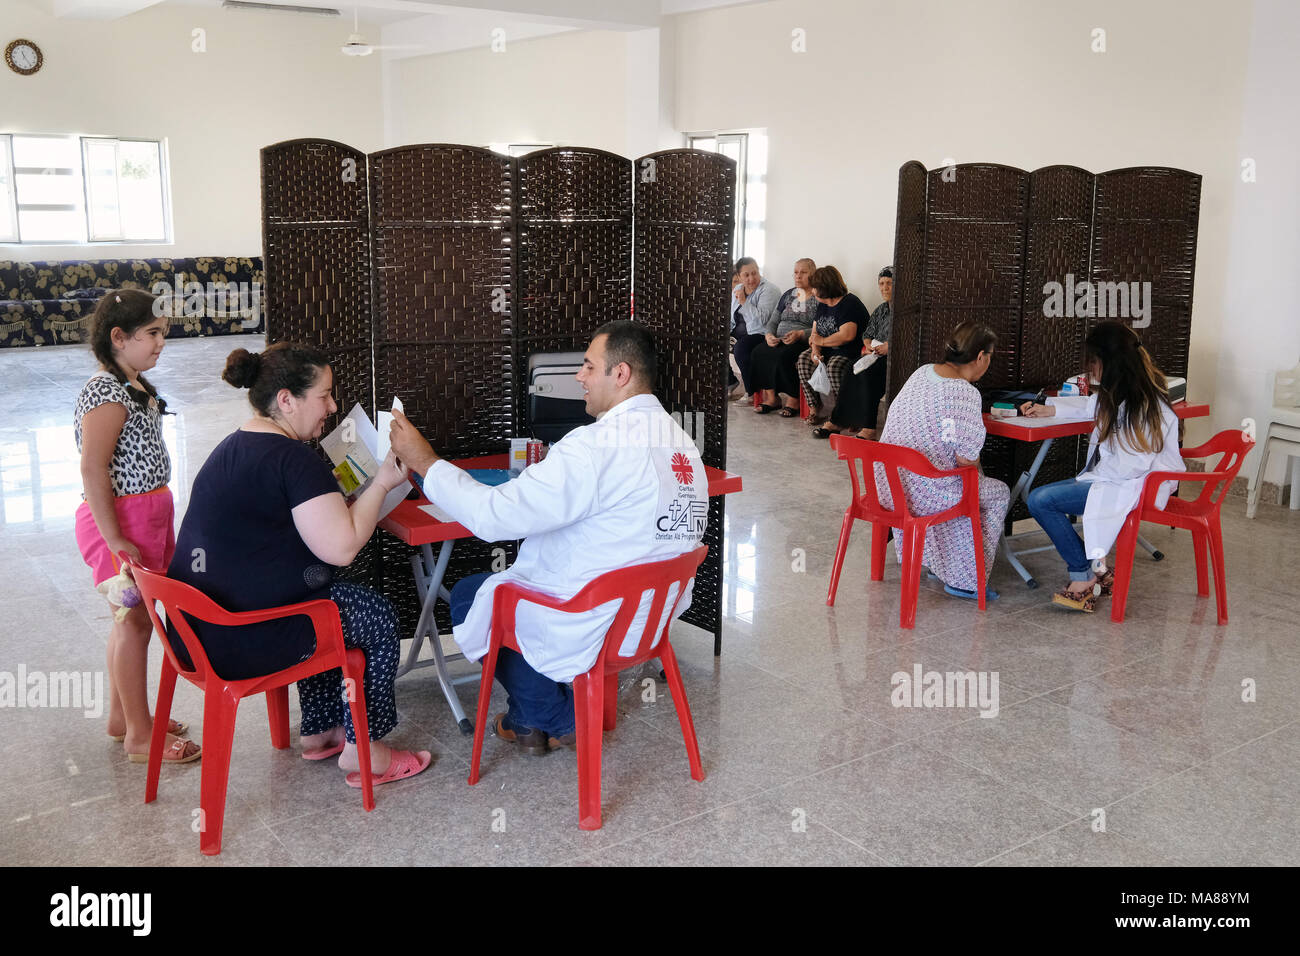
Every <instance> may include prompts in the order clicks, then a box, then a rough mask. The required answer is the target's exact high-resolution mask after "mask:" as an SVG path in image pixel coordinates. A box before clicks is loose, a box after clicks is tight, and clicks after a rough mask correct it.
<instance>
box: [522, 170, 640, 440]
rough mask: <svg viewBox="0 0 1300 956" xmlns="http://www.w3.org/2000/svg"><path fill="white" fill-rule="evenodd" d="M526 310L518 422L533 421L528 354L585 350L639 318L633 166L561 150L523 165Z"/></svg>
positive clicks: (523, 239)
mask: <svg viewBox="0 0 1300 956" xmlns="http://www.w3.org/2000/svg"><path fill="white" fill-rule="evenodd" d="M515 162H516V170H517V176H518V183H519V193H518V202H517V204H516V210H517V216H518V218H517V220H516V222H517V227H518V253H517V254H518V262H519V303H518V309H517V315H518V319H517V321H516V329H515V331H516V341H517V342H518V346H519V350H520V355H521V361H520V362H519V363H518V364H517V366H516V368H515V375H514V383H513V388H514V394H515V416H516V419H517V420H518V421H521V422H523V421H526V420H527V403H528V383H527V378H528V360H527V357H526V356H528V355H531V354H534V353H538V352H572V351H577V352H581V351H584V350H585V349H586V347H587V342H588V340H589V339H590V338H591V333H592V332H593V331H595V330H596V329H597V328H598V327H599V326H601V325H603V324H604V323H605V322H609V321H611V320H613V319H625V318H628V317H630V315H631V311H632V162H631V160H628V159H625V158H624V157H622V156H617V155H615V154H614V153H607V152H604V151H603V150H598V149H572V148H567V147H565V148H557V149H544V150H539V151H538V152H535V153H529V154H528V155H526V156H522V157H520V158H519V159H517V160H516V161H515Z"/></svg>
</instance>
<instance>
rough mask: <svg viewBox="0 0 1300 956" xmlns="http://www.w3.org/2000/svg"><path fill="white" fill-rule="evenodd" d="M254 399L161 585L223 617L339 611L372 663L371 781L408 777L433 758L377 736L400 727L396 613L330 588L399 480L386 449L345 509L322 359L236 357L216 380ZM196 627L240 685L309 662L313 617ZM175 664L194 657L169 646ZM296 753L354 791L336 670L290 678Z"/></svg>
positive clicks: (347, 638)
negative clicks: (188, 593) (182, 587)
mask: <svg viewBox="0 0 1300 956" xmlns="http://www.w3.org/2000/svg"><path fill="white" fill-rule="evenodd" d="M221 377H222V378H223V379H225V380H226V381H227V382H229V383H230V384H231V385H234V386H235V387H236V388H247V389H249V396H248V399H249V402H250V403H251V404H252V406H253V411H254V415H253V417H252V418H251V419H249V421H247V422H246V423H244V425H242V426H241V427H240V428H239V429H238V430H237V431H235V432H234V433H233V434H231V435H229V436H227V437H226V438H225V440H223V441H222V442H221V443H220V444H219V445H217V447H216V448H215V449H214V450H213V452H212V454H211V455H209V456H208V460H207V461H206V462H204V464H203V467H202V468H200V469H199V473H198V475H196V476H195V478H194V485H193V488H192V489H191V491H190V503H189V508H188V509H187V510H186V512H185V518H184V520H183V521H182V522H181V529H180V534H179V536H178V538H177V551H176V557H175V558H173V559H172V563H171V566H170V567H169V568H168V569H167V574H168V576H169V577H171V578H174V579H176V580H178V581H183V582H185V583H186V584H189V585H191V586H193V587H195V588H197V589H198V590H200V591H202V592H203V593H204V594H206V595H207V596H208V597H210V598H212V600H214V601H215V602H216V603H217V604H219V605H221V606H222V607H223V608H225V609H226V610H229V611H253V610H261V609H264V608H271V607H280V606H282V605H285V604H295V603H298V602H300V601H309V600H314V599H317V598H328V599H329V600H332V601H334V602H335V603H336V604H337V605H338V608H339V617H340V618H341V620H342V623H343V639H344V643H345V644H346V645H347V646H348V647H357V648H361V649H362V650H363V651H364V652H365V656H366V669H365V676H364V690H365V701H366V720H367V722H368V723H369V731H370V739H371V744H370V760H371V771H372V774H373V776H374V782H375V783H388V782H390V781H393V780H400V779H404V778H406V777H410V776H414V775H415V774H417V773H419V772H420V771H422V770H424V769H425V768H426V767H428V765H429V759H430V758H429V753H428V751H420V752H419V753H412V752H410V751H406V750H393V749H392V748H390V747H388V746H386V745H384V744H383V743H380V742H379V741H380V739H381V738H382V737H384V736H385V735H387V734H388V733H389V732H391V731H392V730H393V728H394V727H396V726H397V707H396V704H395V703H394V700H393V681H394V679H395V677H396V674H397V663H398V651H399V644H398V636H397V615H396V613H395V612H394V611H393V608H392V606H391V605H390V604H389V603H388V601H387V600H385V599H384V598H383V597H382V596H381V595H379V594H377V593H375V592H374V591H372V590H371V589H370V588H367V587H363V586H361V585H359V584H352V583H349V582H345V581H338V580H335V568H336V567H341V566H344V565H347V564H349V563H351V561H352V560H353V558H355V557H356V556H357V552H359V551H360V550H361V548H362V546H363V545H364V544H365V543H366V542H367V541H368V540H369V539H370V536H371V534H373V533H374V530H375V523H376V521H377V518H378V514H379V508H380V505H381V504H382V502H383V500H384V496H385V495H386V494H387V493H388V491H389V490H391V489H393V488H396V487H398V486H399V485H401V484H402V482H404V481H406V469H405V468H404V467H402V466H399V465H398V464H397V462H396V459H395V458H394V457H393V456H392V454H391V453H390V454H389V456H388V457H387V458H386V459H385V460H384V462H383V465H382V466H381V468H380V470H379V473H378V474H377V475H376V476H375V478H374V481H373V482H372V484H371V486H370V487H369V488H367V489H366V490H365V491H364V492H362V494H361V495H360V496H359V497H358V498H357V500H356V501H355V502H354V503H353V504H352V505H351V507H349V506H348V503H347V502H346V501H345V500H344V498H343V495H342V493H340V491H339V486H338V483H337V482H336V481H335V479H334V476H333V475H332V474H331V473H330V469H329V466H328V465H326V464H325V463H324V462H323V461H322V460H321V458H320V457H319V455H318V454H317V453H316V452H315V451H314V450H313V449H312V448H309V447H308V446H307V445H306V442H308V441H310V440H311V439H314V438H318V437H319V436H320V433H321V429H322V427H323V426H324V424H325V420H326V419H327V418H328V417H329V416H330V415H332V414H334V412H335V411H337V406H336V405H335V404H334V399H333V398H332V397H331V391H332V390H333V387H334V376H333V372H332V371H331V369H330V366H329V362H328V360H327V358H326V357H325V355H324V353H322V352H320V351H318V350H316V349H314V348H310V347H308V346H302V345H295V344H292V343H288V342H280V343H278V344H276V345H272V346H271V347H270V348H268V349H267V350H266V351H264V352H262V353H260V354H257V353H250V352H248V351H246V350H244V349H235V351H233V352H231V353H230V356H229V357H228V358H227V360H226V368H225V371H224V372H223V373H222V376H221ZM193 623H194V624H195V634H196V636H198V638H199V639H200V640H201V641H202V642H203V648H204V651H205V652H206V654H207V656H208V660H209V662H210V663H211V665H212V668H213V670H215V671H216V673H217V674H218V675H219V676H221V677H223V678H226V679H230V680H235V679H241V678H248V677H256V676H259V675H263V674H272V673H275V672H276V671H280V670H284V669H285V668H287V667H292V666H293V665H294V664H297V663H300V662H301V661H304V660H306V659H307V658H309V657H311V656H312V654H313V653H315V650H316V638H315V633H314V631H313V628H312V624H311V621H310V620H309V619H308V618H306V617H291V618H285V619H282V620H276V621H266V622H263V623H260V624H251V625H244V626H241V627H219V626H213V625H204V624H203V623H202V622H193ZM172 646H173V648H175V649H176V654H177V657H178V658H179V659H180V660H181V662H182V664H188V663H189V655H188V654H186V653H185V649H184V646H183V645H181V644H180V642H179V640H178V639H177V638H175V637H173V639H172ZM298 700H299V703H300V705H301V708H302V726H301V736H302V747H303V757H304V758H306V759H308V760H323V759H325V758H327V757H332V756H334V755H335V754H338V755H339V761H338V763H339V767H340V768H341V769H343V770H344V771H345V772H347V773H348V780H347V782H348V784H349V785H350V786H357V787H359V786H360V785H361V779H360V773H359V772H358V771H359V761H358V758H357V748H356V737H355V735H354V733H353V729H352V714H351V710H350V708H349V707H348V705H347V703H346V700H345V693H344V691H343V689H342V673H341V671H339V670H337V669H335V670H332V671H327V672H325V673H321V674H316V675H313V676H311V677H307V678H304V679H303V680H300V681H298Z"/></svg>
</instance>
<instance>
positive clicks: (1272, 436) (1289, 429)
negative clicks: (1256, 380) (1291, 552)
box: [1246, 366, 1300, 518]
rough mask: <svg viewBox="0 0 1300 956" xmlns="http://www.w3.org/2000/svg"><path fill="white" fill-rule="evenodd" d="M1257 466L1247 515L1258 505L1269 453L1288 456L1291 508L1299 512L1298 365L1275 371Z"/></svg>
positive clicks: (1252, 480) (1299, 428)
mask: <svg viewBox="0 0 1300 956" xmlns="http://www.w3.org/2000/svg"><path fill="white" fill-rule="evenodd" d="M1259 448H1260V455H1259V468H1258V470H1256V472H1255V477H1254V478H1252V479H1251V480H1250V487H1249V489H1248V490H1247V492H1246V517H1247V518H1253V517H1255V508H1256V506H1257V505H1258V504H1259V487H1260V485H1261V484H1262V483H1263V481H1264V469H1265V468H1267V467H1268V456H1269V454H1270V453H1271V452H1280V453H1281V454H1284V455H1287V456H1289V460H1290V466H1291V500H1290V505H1291V510H1292V511H1300V366H1296V367H1295V368H1293V369H1291V370H1290V371H1287V372H1278V373H1277V375H1276V376H1275V377H1274V379H1273V407H1272V408H1271V409H1270V410H1269V413H1268V425H1267V428H1266V430H1265V432H1264V437H1263V440H1262V441H1261V442H1260V443H1259Z"/></svg>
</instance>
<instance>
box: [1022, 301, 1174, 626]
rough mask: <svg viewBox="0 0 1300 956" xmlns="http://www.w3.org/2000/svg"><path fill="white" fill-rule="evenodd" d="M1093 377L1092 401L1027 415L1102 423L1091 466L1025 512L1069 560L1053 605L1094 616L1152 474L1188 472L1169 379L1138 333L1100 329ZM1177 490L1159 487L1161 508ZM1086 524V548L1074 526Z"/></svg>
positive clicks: (1035, 499) (1091, 339)
mask: <svg viewBox="0 0 1300 956" xmlns="http://www.w3.org/2000/svg"><path fill="white" fill-rule="evenodd" d="M1084 351H1085V356H1086V360H1087V369H1088V375H1089V376H1090V377H1091V378H1092V380H1093V381H1094V382H1095V383H1096V384H1095V385H1094V389H1095V391H1094V393H1093V394H1092V395H1089V396H1088V397H1086V398H1052V399H1048V404H1046V405H1035V404H1034V403H1032V402H1028V403H1026V404H1025V405H1024V406H1022V407H1021V411H1022V412H1023V413H1024V414H1025V415H1028V416H1030V417H1033V418H1040V417H1043V416H1048V415H1060V416H1062V417H1070V418H1091V419H1094V420H1095V422H1096V427H1094V428H1093V430H1092V435H1091V437H1090V438H1089V441H1088V459H1087V461H1088V464H1087V466H1086V467H1085V468H1084V470H1083V471H1082V472H1080V474H1079V476H1078V477H1077V478H1069V479H1066V480H1065V481H1058V482H1055V483H1053V484H1050V485H1043V486H1041V487H1039V488H1035V489H1034V490H1033V491H1031V492H1030V493H1029V499H1028V502H1027V504H1028V505H1029V512H1030V514H1032V515H1033V516H1034V519H1035V520H1036V521H1037V522H1038V523H1039V524H1040V525H1041V526H1042V528H1043V530H1044V531H1046V532H1047V536H1048V537H1049V538H1051V539H1052V544H1054V545H1056V550H1057V551H1058V552H1059V553H1060V555H1061V557H1062V558H1064V559H1065V564H1066V567H1067V568H1068V570H1069V574H1070V582H1069V584H1067V585H1066V586H1065V587H1063V588H1061V590H1059V591H1057V592H1056V593H1055V594H1054V595H1052V602H1053V603H1055V604H1060V605H1063V606H1065V607H1068V608H1073V609H1074V610H1078V611H1089V612H1091V611H1093V610H1095V609H1096V603H1097V597H1098V596H1100V595H1102V594H1110V590H1111V582H1112V579H1113V577H1114V575H1113V572H1110V571H1106V572H1105V573H1103V574H1102V575H1101V576H1098V575H1097V574H1095V573H1094V572H1093V562H1094V561H1098V562H1104V560H1105V557H1106V555H1107V554H1109V553H1110V550H1111V548H1112V547H1113V546H1114V544H1115V539H1116V538H1117V537H1119V532H1120V529H1121V528H1122V527H1123V526H1124V520H1125V519H1126V518H1127V517H1128V513H1129V512H1130V511H1132V510H1133V508H1134V507H1136V506H1137V503H1138V501H1139V500H1140V499H1141V497H1142V486H1143V484H1144V483H1145V482H1146V476H1147V475H1149V474H1151V473H1152V472H1154V471H1185V470H1186V468H1185V466H1184V465H1183V458H1182V455H1180V454H1179V453H1178V416H1177V415H1175V414H1174V410H1173V408H1172V407H1171V406H1170V403H1169V389H1168V388H1167V387H1166V384H1165V377H1164V375H1163V374H1161V372H1160V370H1159V369H1157V368H1156V367H1155V365H1153V364H1152V362H1151V355H1150V353H1149V352H1147V350H1146V349H1145V348H1143V346H1142V342H1141V340H1139V339H1138V336H1137V333H1136V332H1134V331H1133V330H1132V329H1131V328H1129V327H1128V326H1127V325H1124V324H1123V323H1122V322H1099V323H1097V325H1096V326H1094V327H1093V329H1092V331H1091V332H1089V333H1088V337H1087V338H1086V339H1085V340H1084ZM1177 486H1178V483H1177V482H1176V481H1167V482H1164V483H1163V484H1162V485H1161V488H1160V492H1159V494H1158V496H1157V497H1156V505H1157V507H1160V508H1163V507H1164V506H1165V503H1166V502H1167V501H1168V500H1169V496H1170V495H1171V494H1173V492H1174V489H1175V488H1176V487H1177ZM1070 515H1082V516H1083V540H1082V541H1080V540H1079V535H1078V534H1077V533H1076V532H1075V530H1074V527H1073V526H1072V525H1071V524H1070Z"/></svg>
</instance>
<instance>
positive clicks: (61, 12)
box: [27, 0, 753, 32]
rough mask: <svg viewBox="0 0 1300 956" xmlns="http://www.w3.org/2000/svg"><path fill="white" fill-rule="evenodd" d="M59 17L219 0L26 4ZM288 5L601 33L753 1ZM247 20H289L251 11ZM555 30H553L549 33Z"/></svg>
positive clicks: (295, 0) (331, 0)
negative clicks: (544, 25) (485, 21)
mask: <svg viewBox="0 0 1300 956" xmlns="http://www.w3.org/2000/svg"><path fill="white" fill-rule="evenodd" d="M27 2H28V3H29V4H31V5H33V6H36V7H39V8H41V9H44V10H45V11H46V12H47V13H50V14H52V15H53V16H56V17H62V18H68V19H78V20H116V19H119V18H121V17H125V16H130V15H131V14H133V13H136V12H138V11H140V10H143V9H145V8H146V7H152V6H157V5H167V6H191V7H213V8H217V7H220V6H221V0H27ZM269 2H274V3H280V4H285V5H289V6H300V7H302V6H307V7H313V6H314V7H333V8H334V9H337V10H340V11H341V12H342V13H343V17H342V19H344V20H350V19H351V17H352V13H353V11H354V10H355V11H357V13H358V15H359V16H360V19H361V20H362V21H363V22H365V23H367V24H378V25H381V26H382V25H387V24H391V23H398V22H402V21H407V20H412V19H415V18H420V17H424V16H433V17H439V18H444V19H443V20H442V22H443V23H449V22H451V20H454V19H457V18H462V17H463V18H465V19H466V20H467V21H472V22H475V23H477V22H481V21H482V19H483V18H484V17H491V18H495V21H496V22H497V23H506V24H509V23H538V24H547V25H549V26H552V27H565V28H570V29H573V28H576V29H600V30H635V29H640V28H644V27H652V26H656V25H658V23H659V18H660V17H662V16H665V15H671V14H675V13H689V12H691V11H694V10H704V9H708V8H711V7H725V6H733V5H736V4H738V3H744V2H753V0H269ZM243 15H247V16H289V15H291V14H278V13H269V12H260V11H258V12H248V13H246V14H243ZM547 32H553V31H547Z"/></svg>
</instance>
